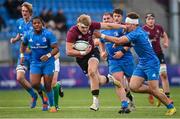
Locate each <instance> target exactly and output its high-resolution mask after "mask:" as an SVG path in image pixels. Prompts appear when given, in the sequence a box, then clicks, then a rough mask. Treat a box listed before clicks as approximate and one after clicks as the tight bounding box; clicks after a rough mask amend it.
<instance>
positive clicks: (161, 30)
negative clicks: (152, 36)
mask: <svg viewBox="0 0 180 119" xmlns="http://www.w3.org/2000/svg"><path fill="white" fill-rule="evenodd" d="M159 30H160V32H161V37H162V36H163V34H164V29H163V27H162V26H160V25H159Z"/></svg>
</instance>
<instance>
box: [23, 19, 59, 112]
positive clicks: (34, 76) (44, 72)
mask: <svg viewBox="0 0 180 119" xmlns="http://www.w3.org/2000/svg"><path fill="white" fill-rule="evenodd" d="M32 25H33V30H32V31H31V32H29V33H28V34H26V35H25V36H24V40H23V42H22V44H21V48H20V52H21V64H22V63H23V60H24V49H25V48H26V47H27V46H28V45H29V46H30V48H31V53H32V54H31V63H30V79H31V82H32V86H33V87H34V88H35V89H36V90H37V91H38V90H39V88H40V84H41V77H42V76H43V78H44V86H45V90H46V94H47V96H48V99H49V104H50V110H49V111H50V112H57V110H56V108H55V104H54V93H53V91H52V88H51V84H52V79H53V73H54V61H55V59H54V55H56V54H57V53H58V51H59V50H58V46H57V41H56V38H55V36H54V35H53V34H52V33H51V32H50V31H48V30H47V29H46V28H43V21H42V19H41V18H40V17H34V18H33V19H32Z"/></svg>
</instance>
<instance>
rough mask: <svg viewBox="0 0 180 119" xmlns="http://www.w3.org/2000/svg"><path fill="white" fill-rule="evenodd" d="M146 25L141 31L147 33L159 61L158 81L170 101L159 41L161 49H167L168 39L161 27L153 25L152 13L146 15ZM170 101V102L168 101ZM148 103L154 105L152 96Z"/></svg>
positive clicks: (164, 63) (153, 17)
mask: <svg viewBox="0 0 180 119" xmlns="http://www.w3.org/2000/svg"><path fill="white" fill-rule="evenodd" d="M145 22H146V24H145V25H144V26H143V29H144V30H145V31H147V33H148V35H149V38H150V41H151V43H152V46H153V49H154V51H155V53H156V55H157V57H158V59H159V61H160V79H161V81H162V88H163V91H164V93H165V94H166V96H167V97H168V98H169V99H170V88H169V81H168V76H167V66H166V62H165V58H164V53H163V51H162V48H161V44H160V41H161V39H162V40H163V42H162V46H163V48H168V46H169V39H168V36H167V34H166V32H165V31H164V29H163V28H162V26H161V25H158V24H155V16H154V14H153V13H147V14H146V17H145ZM170 101H172V100H171V99H170ZM149 102H150V103H151V104H153V103H154V100H153V96H152V95H150V96H149ZM157 106H160V101H159V102H158V104H157Z"/></svg>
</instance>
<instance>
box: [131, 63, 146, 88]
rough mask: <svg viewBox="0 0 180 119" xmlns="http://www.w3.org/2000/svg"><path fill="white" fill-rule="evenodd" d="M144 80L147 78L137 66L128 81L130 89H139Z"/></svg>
mask: <svg viewBox="0 0 180 119" xmlns="http://www.w3.org/2000/svg"><path fill="white" fill-rule="evenodd" d="M146 78H147V76H146V74H145V73H144V71H143V69H141V68H140V67H138V66H137V67H136V69H135V70H134V72H133V75H132V77H131V79H130V88H131V89H136V88H139V87H140V86H141V85H142V83H143V82H144V80H145V79H146Z"/></svg>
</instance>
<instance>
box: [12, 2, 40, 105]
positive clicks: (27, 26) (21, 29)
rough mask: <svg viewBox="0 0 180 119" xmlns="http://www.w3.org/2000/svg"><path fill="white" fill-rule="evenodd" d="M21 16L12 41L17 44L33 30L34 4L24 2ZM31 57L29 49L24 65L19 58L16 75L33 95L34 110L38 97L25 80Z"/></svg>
mask: <svg viewBox="0 0 180 119" xmlns="http://www.w3.org/2000/svg"><path fill="white" fill-rule="evenodd" d="M21 14H22V18H20V19H18V20H17V35H16V37H15V38H11V39H10V42H11V43H16V42H17V41H19V40H23V38H24V34H25V33H27V32H29V31H31V30H32V29H33V28H32V22H31V17H32V4H30V3H28V2H24V3H23V4H22V5H21ZM30 55H31V51H30V49H29V48H28V47H27V48H26V52H25V53H24V64H23V65H21V64H20V57H19V58H18V62H17V67H16V73H17V81H18V82H19V83H20V84H21V86H23V87H24V89H26V91H27V92H28V93H29V94H30V95H31V97H32V102H31V108H34V107H35V106H36V101H37V97H38V96H37V94H36V93H35V92H34V90H33V88H32V86H31V84H30V83H29V82H28V81H27V80H26V79H25V72H26V70H27V69H28V68H29V64H30Z"/></svg>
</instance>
